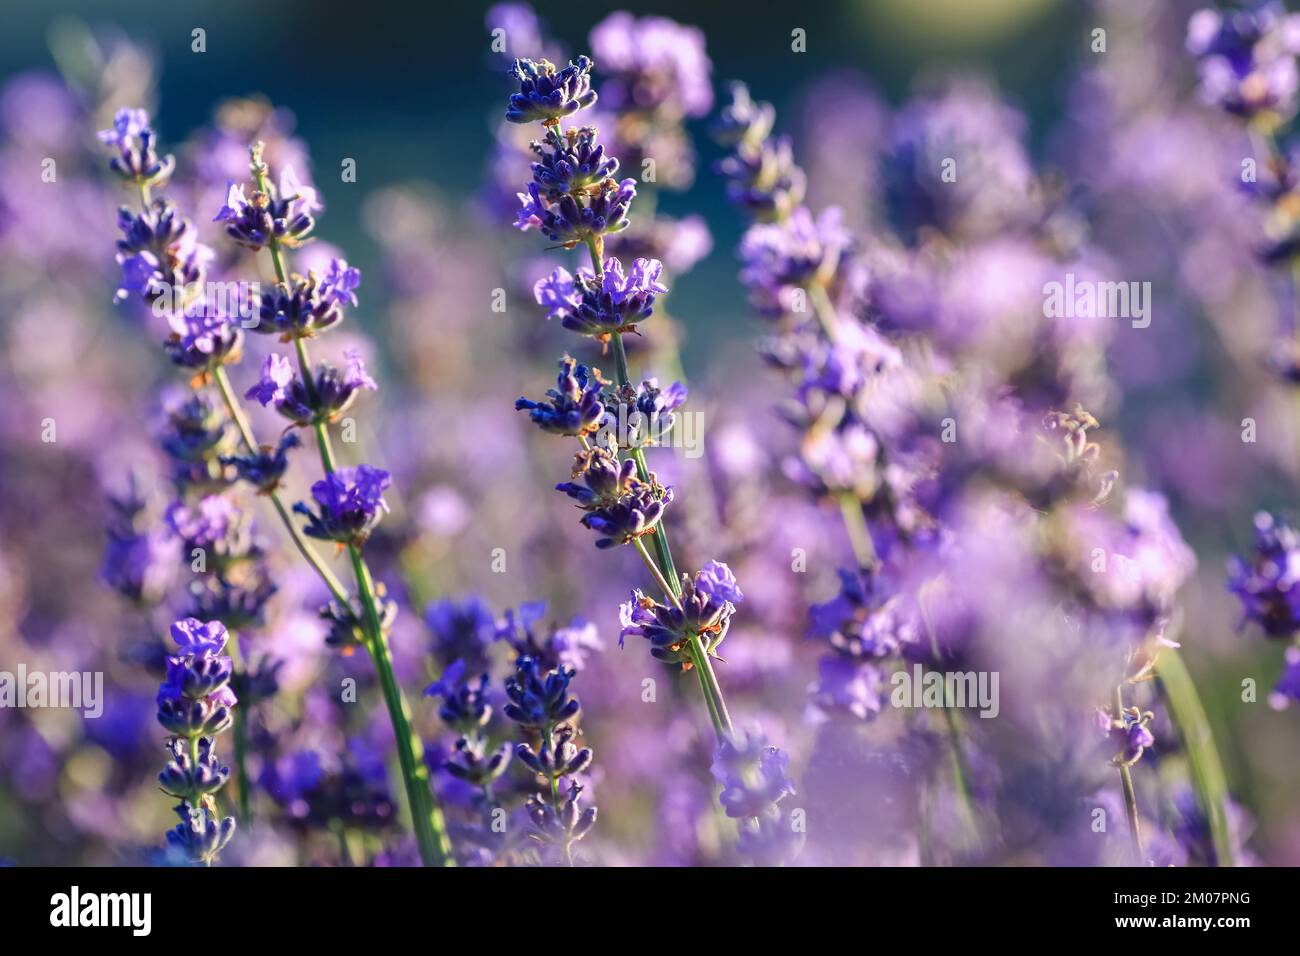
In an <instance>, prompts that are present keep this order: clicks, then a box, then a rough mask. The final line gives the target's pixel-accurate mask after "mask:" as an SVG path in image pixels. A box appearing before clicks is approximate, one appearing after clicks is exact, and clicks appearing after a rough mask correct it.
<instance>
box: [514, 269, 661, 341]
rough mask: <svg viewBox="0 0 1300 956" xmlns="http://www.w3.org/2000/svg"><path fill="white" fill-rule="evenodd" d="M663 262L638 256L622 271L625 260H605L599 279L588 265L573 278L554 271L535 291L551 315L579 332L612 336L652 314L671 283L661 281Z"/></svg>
mask: <svg viewBox="0 0 1300 956" xmlns="http://www.w3.org/2000/svg"><path fill="white" fill-rule="evenodd" d="M662 273H663V263H661V262H660V261H659V260H658V259H637V260H636V261H635V262H634V263H632V268H631V269H630V270H628V272H627V274H626V275H624V274H623V264H622V263H621V262H619V261H618V260H617V259H613V258H611V259H607V260H606V261H605V266H604V271H603V273H602V274H601V276H600V277H599V278H597V277H596V276H595V275H593V274H592V272H591V270H589V269H579V270H578V274H577V276H576V277H575V276H573V275H571V274H570V273H569V271H568V270H567V269H563V268H561V269H556V270H555V271H554V272H552V273H551V274H550V275H549V276H547V277H546V278H544V279H539V280H538V282H537V285H536V286H534V288H533V295H534V297H535V298H536V299H537V302H538V304H539V305H542V306H545V307H546V309H547V318H548V319H559V320H560V324H561V325H563V326H564V327H565V328H566V329H569V330H570V331H573V332H577V333H579V334H581V335H594V336H597V337H608V336H610V335H613V334H616V333H619V332H626V331H630V330H632V329H633V328H635V326H636V324H637V323H638V322H642V321H644V320H645V319H648V318H649V317H650V316H651V315H652V314H653V312H654V304H655V296H658V295H663V294H665V293H666V292H667V291H668V287H667V286H665V285H664V284H663V283H662V282H660V281H659V278H660V276H661V275H662Z"/></svg>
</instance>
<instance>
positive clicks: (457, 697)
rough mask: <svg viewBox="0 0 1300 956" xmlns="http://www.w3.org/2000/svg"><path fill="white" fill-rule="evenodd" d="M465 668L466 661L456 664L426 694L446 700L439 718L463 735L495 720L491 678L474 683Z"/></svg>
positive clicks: (480, 676) (484, 678)
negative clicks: (489, 692) (493, 717)
mask: <svg viewBox="0 0 1300 956" xmlns="http://www.w3.org/2000/svg"><path fill="white" fill-rule="evenodd" d="M465 669H466V668H465V662H464V661H463V660H458V661H456V662H455V663H454V664H452V665H451V666H450V667H448V668H447V670H446V671H445V672H444V673H443V675H442V677H441V678H439V679H438V680H436V681H434V682H433V683H432V684H430V685H429V686H428V687H426V688H425V691H424V694H425V696H426V697H441V698H443V702H442V706H441V707H440V708H439V710H438V716H439V717H441V718H442V722H443V723H445V724H446V725H447V726H448V727H450V728H452V729H453V730H455V731H458V732H459V733H460V734H461V735H462V736H464V735H467V734H471V733H473V732H474V731H477V730H479V729H480V728H482V727H485V726H486V725H487V722H488V721H489V720H490V719H491V717H492V704H491V700H490V698H489V696H488V679H489V678H488V675H487V674H480V675H479V676H478V679H477V682H475V681H470V680H467V679H466V676H465Z"/></svg>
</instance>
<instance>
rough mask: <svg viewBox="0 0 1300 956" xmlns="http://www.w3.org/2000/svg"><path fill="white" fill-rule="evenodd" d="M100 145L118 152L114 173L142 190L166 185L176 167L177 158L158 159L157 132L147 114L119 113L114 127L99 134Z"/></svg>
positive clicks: (115, 158) (137, 112) (114, 162)
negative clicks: (156, 150) (155, 142)
mask: <svg viewBox="0 0 1300 956" xmlns="http://www.w3.org/2000/svg"><path fill="white" fill-rule="evenodd" d="M99 141H100V142H101V143H103V144H105V145H106V146H113V147H115V148H116V149H117V156H115V157H114V158H113V159H112V161H111V162H110V163H109V166H110V167H111V168H112V170H113V172H115V173H117V175H119V176H121V177H122V178H123V179H124V180H127V181H128V182H132V183H135V184H137V185H139V186H141V187H146V186H157V185H161V184H162V183H165V182H166V181H167V180H168V179H170V178H171V174H172V171H173V170H174V169H175V167H176V160H175V158H174V157H172V156H165V157H163V158H162V159H159V158H158V154H157V153H156V152H155V149H154V131H153V129H152V128H151V127H150V126H149V114H148V113H147V112H146V111H145V110H141V109H129V108H123V109H120V110H118V111H117V114H116V115H115V116H114V117H113V125H112V126H111V127H109V128H108V129H105V130H100V132H99Z"/></svg>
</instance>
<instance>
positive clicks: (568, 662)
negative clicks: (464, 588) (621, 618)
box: [494, 601, 605, 673]
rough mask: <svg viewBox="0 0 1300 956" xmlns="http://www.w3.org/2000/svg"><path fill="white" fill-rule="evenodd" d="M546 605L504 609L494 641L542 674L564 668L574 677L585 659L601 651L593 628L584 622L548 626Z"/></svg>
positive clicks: (530, 604)
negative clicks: (534, 664) (530, 661)
mask: <svg viewBox="0 0 1300 956" xmlns="http://www.w3.org/2000/svg"><path fill="white" fill-rule="evenodd" d="M546 622H547V616H546V604H545V603H544V602H541V601H535V602H532V603H529V604H521V605H520V606H519V609H518V610H517V611H516V610H513V609H507V610H506V612H505V613H504V614H503V615H502V616H501V620H500V621H498V622H497V624H496V629H495V632H494V638H495V639H496V640H499V641H503V642H505V643H506V644H508V645H509V646H510V649H511V650H512V651H514V653H515V655H516V656H518V657H529V658H532V659H533V660H536V661H538V662H539V666H541V667H542V668H543V669H545V670H554V669H556V668H561V667H567V668H570V669H572V670H573V671H574V673H577V672H579V671H581V670H582V669H583V667H585V666H586V663H587V658H588V657H589V655H590V654H592V653H593V652H596V651H601V650H604V647H605V645H604V644H603V643H602V642H601V640H600V636H599V635H598V634H597V632H596V626H595V625H594V624H592V623H591V622H590V621H587V620H585V619H583V618H580V617H579V618H574V619H573V620H572V621H570V622H569V623H568V624H566V625H563V626H561V625H557V624H554V623H551V624H548V623H546Z"/></svg>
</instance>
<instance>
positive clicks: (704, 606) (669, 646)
mask: <svg viewBox="0 0 1300 956" xmlns="http://www.w3.org/2000/svg"><path fill="white" fill-rule="evenodd" d="M679 600H680V606H679V605H678V603H676V602H674V603H671V604H661V603H659V602H658V601H655V600H653V599H652V598H649V597H647V596H646V595H645V594H643V593H642V592H641V591H640V590H634V591H633V592H632V600H630V601H628V602H627V603H626V604H623V605H622V606H621V607H620V608H619V619H620V621H621V623H622V625H623V629H622V631H620V633H619V638H618V645H619V647H622V646H623V641H624V639H626V638H627V637H630V636H631V637H643V638H645V639H646V640H647V641H649V642H650V654H651V656H652V657H654V658H655V659H656V660H661V661H665V662H667V663H674V664H681V665H682V667H683V668H684V669H685V668H689V667H690V666H691V664H692V657H691V650H690V646H689V645H690V642H691V639H692V638H695V637H698V638H700V640H701V643H702V644H703V646H704V651H705V653H706V654H707V655H708V656H710V657H716V656H717V649H718V646H719V645H720V644H721V643H722V642H723V640H725V639H726V637H727V631H728V630H729V629H730V627H731V616H732V615H733V614H734V613H735V611H736V605H737V604H739V603H740V602H741V601H742V600H744V595H743V594H742V593H741V591H740V587H739V585H738V584H737V583H736V578H735V576H734V575H733V574H732V573H731V569H730V568H729V567H727V566H726V565H725V564H723V563H722V562H721V561H710V562H709V563H708V564H706V565H705V566H704V567H703V569H701V570H700V571H699V572H698V573H697V574H696V575H695V576H694V577H691V576H689V575H685V574H683V575H682V588H681V596H680V599H679Z"/></svg>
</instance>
